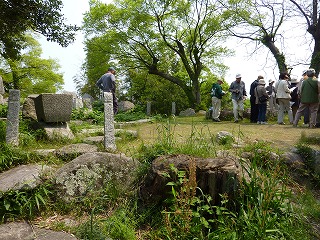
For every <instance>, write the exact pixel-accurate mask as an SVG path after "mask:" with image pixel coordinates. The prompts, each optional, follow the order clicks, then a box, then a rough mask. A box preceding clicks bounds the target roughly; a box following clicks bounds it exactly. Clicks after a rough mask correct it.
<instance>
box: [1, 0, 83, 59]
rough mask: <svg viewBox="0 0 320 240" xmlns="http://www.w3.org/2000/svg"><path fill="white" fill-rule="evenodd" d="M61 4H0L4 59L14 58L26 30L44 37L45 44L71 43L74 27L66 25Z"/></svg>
mask: <svg viewBox="0 0 320 240" xmlns="http://www.w3.org/2000/svg"><path fill="white" fill-rule="evenodd" d="M62 6H63V4H62V1H61V0H4V1H0V19H1V21H0V50H1V55H2V56H3V57H5V58H9V57H10V58H13V57H16V56H17V55H18V54H19V52H20V49H21V46H20V45H19V42H20V41H17V40H19V39H21V38H23V36H24V33H25V32H26V31H27V30H33V31H35V32H38V33H40V34H42V35H44V36H45V37H46V38H47V40H48V41H55V42H57V43H59V44H60V45H61V46H63V47H65V46H68V44H69V43H71V42H73V41H74V39H75V31H77V30H78V27H77V26H72V25H66V24H65V18H64V17H63V15H62V13H61V8H62Z"/></svg>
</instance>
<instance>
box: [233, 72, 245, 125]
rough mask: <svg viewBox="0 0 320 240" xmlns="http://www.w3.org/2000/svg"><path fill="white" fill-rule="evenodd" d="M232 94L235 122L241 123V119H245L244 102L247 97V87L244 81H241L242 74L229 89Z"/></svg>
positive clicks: (238, 75)
mask: <svg viewBox="0 0 320 240" xmlns="http://www.w3.org/2000/svg"><path fill="white" fill-rule="evenodd" d="M229 92H231V93H232V94H231V100H232V105H233V116H234V122H236V123H237V122H239V118H240V119H241V120H242V119H243V110H244V105H243V101H244V100H245V98H246V96H247V92H246V87H245V84H244V82H243V81H241V74H237V75H236V80H235V81H233V82H232V83H231V85H230V87H229Z"/></svg>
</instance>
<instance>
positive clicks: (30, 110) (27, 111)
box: [22, 94, 39, 120]
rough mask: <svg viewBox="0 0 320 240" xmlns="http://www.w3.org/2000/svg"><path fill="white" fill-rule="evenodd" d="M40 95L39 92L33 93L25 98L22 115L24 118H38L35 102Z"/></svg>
mask: <svg viewBox="0 0 320 240" xmlns="http://www.w3.org/2000/svg"><path fill="white" fill-rule="evenodd" d="M38 96H39V94H31V95H29V96H28V97H27V98H26V99H25V101H24V103H23V106H22V116H23V117H24V118H31V119H33V120H37V113H36V108H35V103H34V102H35V99H36V98H37V97H38Z"/></svg>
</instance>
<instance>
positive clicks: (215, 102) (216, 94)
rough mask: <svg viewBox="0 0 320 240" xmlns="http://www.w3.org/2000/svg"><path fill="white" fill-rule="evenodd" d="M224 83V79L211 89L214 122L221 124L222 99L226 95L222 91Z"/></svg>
mask: <svg viewBox="0 0 320 240" xmlns="http://www.w3.org/2000/svg"><path fill="white" fill-rule="evenodd" d="M222 83H223V80H222V79H219V80H218V81H217V82H216V83H214V84H213V85H212V88H211V97H212V121H214V122H220V119H219V117H220V110H221V99H222V96H223V95H224V94H225V92H224V91H222V88H221V84H222Z"/></svg>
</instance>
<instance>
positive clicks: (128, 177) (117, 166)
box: [55, 152, 137, 201]
mask: <svg viewBox="0 0 320 240" xmlns="http://www.w3.org/2000/svg"><path fill="white" fill-rule="evenodd" d="M136 167H137V162H136V161H134V160H133V159H132V158H128V157H126V156H125V155H124V154H112V153H106V152H93V153H86V154H83V155H81V156H79V157H77V158H75V159H74V160H73V161H71V162H69V163H67V164H65V165H64V166H63V167H61V168H60V169H59V170H58V171H57V173H56V175H55V186H56V189H57V190H58V192H59V194H58V195H59V196H61V197H62V198H63V199H64V200H65V201H72V200H73V199H76V198H78V197H84V196H86V195H87V194H88V193H90V192H91V191H92V190H95V191H98V190H99V189H102V188H103V187H105V186H106V184H108V183H112V184H113V185H114V186H118V187H120V186H123V187H124V188H127V187H129V186H130V183H131V182H132V180H133V176H134V174H133V173H134V172H135V170H136Z"/></svg>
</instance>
